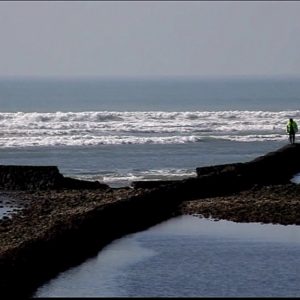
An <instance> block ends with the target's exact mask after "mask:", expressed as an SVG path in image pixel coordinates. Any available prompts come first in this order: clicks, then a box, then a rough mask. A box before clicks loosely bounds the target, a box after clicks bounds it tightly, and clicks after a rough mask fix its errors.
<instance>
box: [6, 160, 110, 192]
mask: <svg viewBox="0 0 300 300" xmlns="http://www.w3.org/2000/svg"><path fill="white" fill-rule="evenodd" d="M107 188H109V186H108V185H106V184H103V183H100V182H98V181H93V182H91V181H86V180H79V179H74V178H69V177H65V176H63V175H62V174H61V173H60V172H59V170H58V168H57V167H56V166H17V165H16V166H15V165H0V190H49V189H107Z"/></svg>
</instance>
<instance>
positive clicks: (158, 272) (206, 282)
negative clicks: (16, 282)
mask: <svg viewBox="0 0 300 300" xmlns="http://www.w3.org/2000/svg"><path fill="white" fill-rule="evenodd" d="M299 282H300V226H294V225H288V226H283V225H271V224H259V223H235V222H230V221H223V220H221V221H213V220H209V219H203V218H199V217H196V216H180V217H176V218H173V219H170V220H168V221H166V222H164V223H161V224H159V225H157V226H154V227H152V228H150V229H149V230H146V231H143V232H139V233H135V234H131V235H128V236H126V237H124V238H121V239H118V240H116V241H114V242H113V243H111V244H110V245H108V246H107V247H106V248H104V249H103V250H102V251H100V252H99V254H98V256H97V257H94V258H92V259H89V260H88V261H86V262H85V263H83V264H81V265H80V266H77V267H75V268H72V269H70V270H68V271H66V272H64V273H61V274H60V275H59V276H58V277H57V278H55V279H53V280H51V281H50V282H48V283H47V284H45V285H44V286H42V287H40V288H39V289H38V291H37V292H36V294H35V297H57V296H58V297H115V296H129V297H132V296H140V297H143V296H144V297H148V296H149V297H154V296H157V297H164V296H166V297H169V296H177V297H181V296H186V297H193V296H196V297H197V296H225V297H227V296H275V297H276V296H283V297H285V296H297V297H299V296H300V285H299Z"/></svg>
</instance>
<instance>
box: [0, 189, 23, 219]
mask: <svg viewBox="0 0 300 300" xmlns="http://www.w3.org/2000/svg"><path fill="white" fill-rule="evenodd" d="M22 208H23V207H22V205H20V203H17V202H16V201H15V200H14V199H12V198H10V197H8V196H7V195H6V194H0V220H1V219H3V217H8V218H11V217H12V214H13V213H16V212H17V211H18V210H21V209H22Z"/></svg>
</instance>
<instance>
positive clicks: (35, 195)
mask: <svg viewBox="0 0 300 300" xmlns="http://www.w3.org/2000/svg"><path fill="white" fill-rule="evenodd" d="M298 157H300V145H299V144H295V145H287V146H285V147H283V148H281V149H278V150H277V151H275V152H271V153H268V154H266V155H265V156H262V157H259V158H257V159H255V160H253V161H251V162H248V163H238V164H228V165H219V166H211V167H204V168H197V174H198V176H197V178H188V179H185V180H180V181H170V182H167V181H157V182H135V183H133V184H132V186H131V187H125V188H119V189H113V188H110V187H109V186H107V185H104V184H101V183H98V182H95V183H89V182H84V181H80V180H75V179H72V178H69V179H68V178H65V177H63V176H62V175H61V174H59V172H58V170H56V169H55V168H53V167H52V168H51V170H50V171H51V174H52V175H51V176H49V173H48V170H47V168H46V169H41V168H40V167H39V168H38V169H35V167H28V168H24V167H22V172H23V173H22V176H25V175H26V174H27V176H26V184H24V182H22V178H23V177H22V176H20V174H19V173H18V172H17V171H18V167H17V166H15V167H14V168H12V169H10V171H11V170H13V171H12V173H11V174H10V176H7V174H8V170H9V167H11V166H2V168H1V167H0V188H1V187H2V191H1V193H2V194H4V195H6V196H7V197H9V198H11V199H14V201H16V202H18V203H20V204H22V206H23V209H22V210H20V211H16V212H15V213H13V215H12V217H11V218H9V217H6V218H3V219H2V220H1V221H0V282H1V285H0V287H1V292H2V295H4V296H9V297H12V296H22V297H23V296H28V297H30V296H31V295H32V293H33V292H34V291H35V289H36V288H37V287H38V286H39V285H41V284H42V283H44V282H45V281H47V280H49V279H50V278H52V277H54V276H56V275H57V274H58V273H59V272H61V271H64V270H66V269H68V268H69V267H71V266H74V265H76V264H79V263H81V262H83V261H84V260H85V259H86V258H87V257H90V256H93V255H96V254H97V252H98V251H99V250H100V249H101V248H102V247H103V246H105V245H107V244H108V243H109V242H111V241H112V240H114V239H116V238H119V237H121V236H123V235H125V234H128V233H132V232H136V231H140V230H144V229H146V228H148V227H150V226H153V225H155V224H157V223H159V222H162V221H164V220H167V219H168V218H171V217H173V216H176V215H180V214H195V215H201V216H204V217H213V218H216V219H227V220H232V221H237V222H263V223H274V224H275V223H276V224H284V225H288V224H294V225H299V224H300V187H299V186H298V185H297V184H293V183H291V182H290V179H291V178H292V176H293V175H294V174H296V173H297V172H300V160H299V159H298ZM1 171H2V173H1ZM45 171H46V172H45ZM24 172H25V173H24ZM12 174H13V175H12ZM28 174H31V175H32V176H31V177H30V176H28ZM33 174H35V175H34V176H33ZM44 174H45V175H44ZM53 174H54V175H53ZM21 187H22V188H21Z"/></svg>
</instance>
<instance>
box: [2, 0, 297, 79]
mask: <svg viewBox="0 0 300 300" xmlns="http://www.w3.org/2000/svg"><path fill="white" fill-rule="evenodd" d="M0 37H1V43H0V76H1V77H3V76H170V75H171V76H172V75H176V76H177V75H181V76H224V75H230V76H231V75H297V76H299V75H300V2H298V1H290V2H289V1H174V2H173V1H90V2H88V1H1V2H0Z"/></svg>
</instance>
